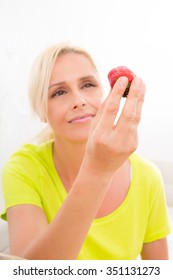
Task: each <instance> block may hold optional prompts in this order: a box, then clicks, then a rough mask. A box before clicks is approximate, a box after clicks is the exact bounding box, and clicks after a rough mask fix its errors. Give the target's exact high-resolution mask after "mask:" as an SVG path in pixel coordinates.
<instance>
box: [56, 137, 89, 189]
mask: <svg viewBox="0 0 173 280" xmlns="http://www.w3.org/2000/svg"><path fill="white" fill-rule="evenodd" d="M85 147H86V142H80V143H75V142H69V141H64V140H62V139H55V140H54V145H53V159H54V164H55V167H56V170H57V172H58V174H59V176H60V178H61V180H62V182H63V183H64V185H66V186H71V185H72V184H73V182H74V180H75V179H76V176H77V174H78V172H79V169H80V167H81V164H82V161H83V158H84V155H85ZM67 188H68V187H67Z"/></svg>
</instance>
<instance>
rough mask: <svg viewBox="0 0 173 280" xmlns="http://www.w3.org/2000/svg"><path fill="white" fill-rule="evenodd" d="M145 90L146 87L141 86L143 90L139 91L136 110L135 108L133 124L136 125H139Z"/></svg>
mask: <svg viewBox="0 0 173 280" xmlns="http://www.w3.org/2000/svg"><path fill="white" fill-rule="evenodd" d="M145 90H146V87H145V84H143V88H142V90H141V93H140V97H139V101H138V104H137V108H136V116H135V122H136V123H137V124H139V122H140V120H141V114H142V107H143V104H144V99H145Z"/></svg>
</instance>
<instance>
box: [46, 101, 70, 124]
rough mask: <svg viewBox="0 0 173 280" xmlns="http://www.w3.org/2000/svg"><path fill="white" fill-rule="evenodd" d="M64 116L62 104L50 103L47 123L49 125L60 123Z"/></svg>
mask: <svg viewBox="0 0 173 280" xmlns="http://www.w3.org/2000/svg"><path fill="white" fill-rule="evenodd" d="M65 114H66V108H65V106H62V104H61V105H60V104H57V103H56V102H55V103H52V104H48V110H47V121H48V123H49V124H50V125H53V124H54V123H55V124H58V123H61V122H62V120H63V119H64V117H65Z"/></svg>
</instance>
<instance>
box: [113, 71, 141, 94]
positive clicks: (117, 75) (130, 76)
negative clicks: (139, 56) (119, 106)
mask: <svg viewBox="0 0 173 280" xmlns="http://www.w3.org/2000/svg"><path fill="white" fill-rule="evenodd" d="M122 76H125V77H127V78H128V79H129V83H128V85H127V88H126V90H125V92H124V94H123V97H127V95H128V93H129V88H130V84H131V82H132V80H133V79H134V78H135V77H136V75H135V74H134V73H133V72H132V71H131V70H130V69H128V68H127V67H125V66H119V67H117V68H113V69H112V70H111V71H110V72H109V73H108V80H109V83H110V86H111V88H113V86H114V84H115V82H116V80H117V79H118V78H120V77H122Z"/></svg>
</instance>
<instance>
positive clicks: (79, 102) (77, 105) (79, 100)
mask: <svg viewBox="0 0 173 280" xmlns="http://www.w3.org/2000/svg"><path fill="white" fill-rule="evenodd" d="M86 104H87V102H86V100H85V99H84V98H83V96H81V94H76V95H75V96H74V97H73V101H72V109H73V110H76V109H82V108H83V107H84V106H86Z"/></svg>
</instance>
